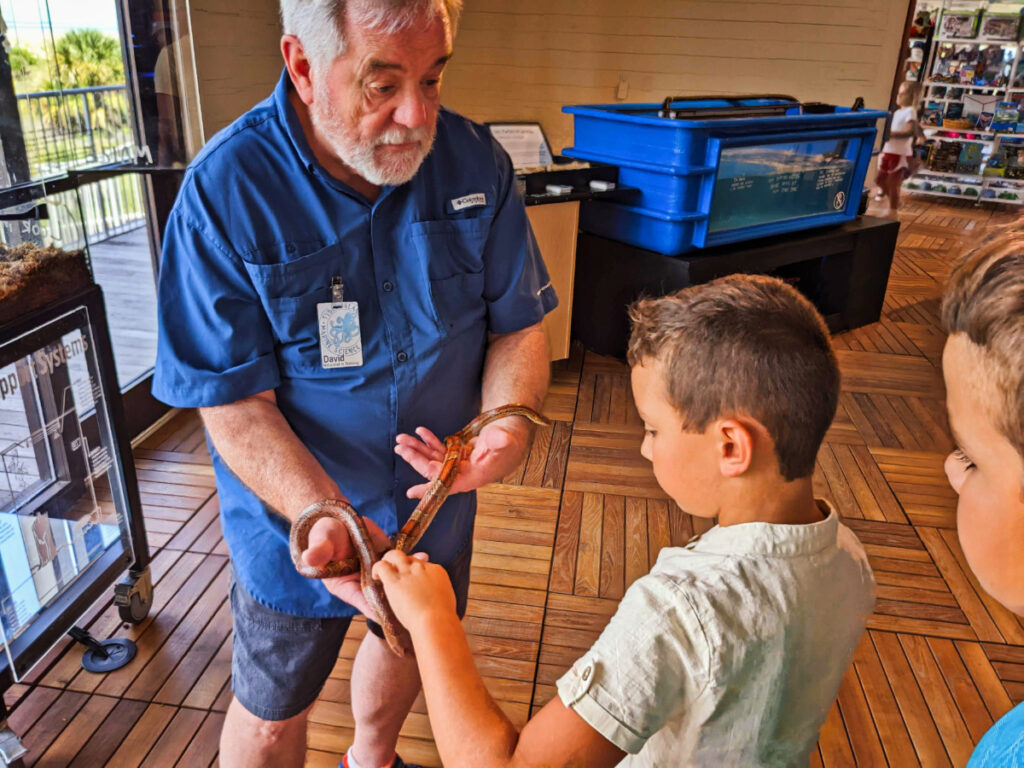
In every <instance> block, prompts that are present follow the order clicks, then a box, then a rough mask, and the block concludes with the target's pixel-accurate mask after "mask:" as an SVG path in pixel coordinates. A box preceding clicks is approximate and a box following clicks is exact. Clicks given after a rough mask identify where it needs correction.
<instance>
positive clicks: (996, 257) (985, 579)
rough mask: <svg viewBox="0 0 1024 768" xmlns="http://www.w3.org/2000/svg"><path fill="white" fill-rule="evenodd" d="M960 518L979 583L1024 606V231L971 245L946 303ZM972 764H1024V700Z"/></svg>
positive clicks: (989, 767)
mask: <svg viewBox="0 0 1024 768" xmlns="http://www.w3.org/2000/svg"><path fill="white" fill-rule="evenodd" d="M942 320H943V324H944V325H945V326H946V330H947V331H948V332H949V334H950V336H949V338H948V339H947V341H946V347H945V349H944V350H943V353H942V372H943V376H944V378H945V380H946V406H947V408H948V409H949V425H950V429H951V431H952V432H953V439H954V440H955V441H956V444H957V449H956V450H955V451H954V452H953V453H951V454H950V455H949V457H948V458H947V459H946V475H947V476H948V477H949V483H950V485H952V486H953V490H955V491H956V492H957V494H958V495H959V499H958V501H957V508H956V527H957V533H958V534H959V538H960V545H961V546H962V547H963V550H964V556H965V557H966V558H967V563H968V565H970V566H971V570H973V571H974V573H975V574H976V575H977V577H978V581H980V582H981V586H982V587H984V588H985V590H986V591H988V592H989V594H991V595H992V596H993V597H994V598H996V600H998V601H999V602H1001V603H1002V604H1003V605H1005V606H1006V607H1007V608H1009V609H1010V610H1011V611H1013V612H1014V613H1017V614H1019V615H1024V233H1019V232H1018V233H1014V234H1009V235H1004V236H1002V237H999V238H997V239H995V240H993V241H991V242H989V243H987V244H985V245H983V246H982V247H980V248H979V249H977V250H975V251H974V252H972V253H970V254H968V255H967V256H966V257H965V258H964V259H963V260H962V261H961V262H960V263H959V264H957V266H956V267H955V268H954V270H953V272H952V274H951V275H950V278H949V282H948V284H947V287H946V295H945V298H944V300H943V304H942ZM967 765H968V768H1022V767H1024V704H1022V705H1018V706H1017V707H1016V708H1014V709H1012V710H1011V711H1010V712H1009V713H1007V714H1006V715H1005V716H1004V717H1003V718H1002V719H1001V720H999V721H998V722H997V723H996V724H995V725H994V726H993V727H992V729H991V730H990V731H989V732H988V733H987V734H985V735H984V736H983V737H982V739H981V741H980V742H979V743H978V746H977V749H975V751H974V754H973V755H972V756H971V759H970V761H969V762H968V764H967Z"/></svg>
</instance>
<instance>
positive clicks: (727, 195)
mask: <svg viewBox="0 0 1024 768" xmlns="http://www.w3.org/2000/svg"><path fill="white" fill-rule="evenodd" d="M666 110H670V111H671V112H672V113H677V112H681V113H685V117H683V118H681V119H673V118H670V117H667V116H663V115H665V114H666ZM563 111H564V112H568V113H569V114H572V115H573V116H574V124H575V145H574V146H573V147H570V148H568V149H566V150H564V154H566V155H569V156H570V157H576V158H579V159H583V160H590V161H596V162H602V163H610V164H613V165H617V166H618V167H619V183H620V184H621V185H623V186H631V187H636V188H638V189H639V190H640V196H639V198H638V199H637V200H636V201H634V203H633V204H631V205H624V204H618V203H609V202H598V201H588V202H585V203H584V205H583V208H582V210H581V220H580V222H581V223H580V226H581V227H582V228H583V229H585V230H586V231H588V232H593V233H594V234H598V235H602V236H604V237H610V238H612V239H615V240H620V241H622V242H626V243H629V244H631V245H636V246H639V247H641V248H647V249H649V250H654V251H658V252H659V253H664V254H668V255H677V254H680V253H683V252H685V251H688V250H690V249H692V248H703V247H705V246H711V245H718V244H721V243H730V242H736V241H738V240H747V239H750V238H755V237H762V236H765V235H772V234H778V233H781V232H791V231H794V230H798V229H805V228H809V227H816V226H821V225H823V224H835V223H840V222H843V221H848V220H850V219H852V218H854V217H855V216H856V215H857V207H858V205H859V203H860V192H861V188H862V187H863V184H864V177H865V175H866V173H867V167H868V163H869V162H870V159H871V150H872V147H873V146H874V141H875V133H876V123H877V121H878V120H879V119H881V118H884V117H886V113H885V112H880V111H876V110H856V111H854V110H851V109H848V108H845V107H832V106H827V105H800V104H797V103H796V102H793V101H792V100H788V99H786V98H785V97H781V98H759V97H758V98H737V99H698V100H677V101H672V102H670V103H666V104H663V105H658V104H597V105H590V106H578V107H563ZM765 111H771V112H774V113H775V114H767V115H766V114H763V112H765ZM750 112H753V113H755V115H756V116H734V115H735V114H736V113H739V114H749V113H750ZM757 113H761V114H757ZM704 115H707V117H705V116H704Z"/></svg>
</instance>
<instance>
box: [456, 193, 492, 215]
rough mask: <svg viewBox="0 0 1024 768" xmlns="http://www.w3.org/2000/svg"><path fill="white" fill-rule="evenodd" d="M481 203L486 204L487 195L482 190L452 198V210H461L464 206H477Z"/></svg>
mask: <svg viewBox="0 0 1024 768" xmlns="http://www.w3.org/2000/svg"><path fill="white" fill-rule="evenodd" d="M481 205H487V195H486V194H484V193H483V192H475V193H473V194H472V195H463V196H462V197H456V198H455V199H453V200H452V210H454V211H462V210H465V209H466V208H479V207H480V206H481Z"/></svg>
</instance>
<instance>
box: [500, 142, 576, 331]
mask: <svg viewBox="0 0 1024 768" xmlns="http://www.w3.org/2000/svg"><path fill="white" fill-rule="evenodd" d="M494 147H495V153H496V154H497V161H498V163H499V172H500V175H501V186H500V189H501V190H502V193H503V197H502V199H501V200H500V201H499V203H498V206H497V208H496V210H495V214H494V221H493V222H492V224H491V229H490V234H489V235H488V237H487V244H486V246H485V249H484V270H485V274H484V298H485V299H486V300H487V304H488V327H489V330H490V331H491V332H492V333H512V332H513V331H518V330H522V329H523V328H527V327H528V326H531V325H534V324H536V323H539V322H540V321H541V320H542V319H543V317H544V315H546V314H547V313H548V312H550V311H551V310H552V309H554V308H555V307H556V306H558V297H557V296H556V295H555V289H554V288H553V287H552V286H551V280H550V279H549V278H548V271H547V268H546V267H545V266H544V261H543V260H542V259H541V255H540V248H538V247H537V239H536V238H535V237H534V236H533V229H531V227H530V221H529V219H527V217H526V208H525V206H524V205H523V199H522V197H521V196H520V195H519V190H518V189H517V188H516V183H515V174H514V172H513V170H512V161H511V160H509V157H508V155H507V154H506V153H505V151H504V150H503V149H501V147H500V146H499V145H497V143H496V142H495V144H494Z"/></svg>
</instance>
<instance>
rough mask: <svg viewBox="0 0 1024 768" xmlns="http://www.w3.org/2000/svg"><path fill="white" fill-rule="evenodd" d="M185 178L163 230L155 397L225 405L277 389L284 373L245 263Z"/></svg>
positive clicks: (172, 402) (175, 403)
mask: <svg viewBox="0 0 1024 768" xmlns="http://www.w3.org/2000/svg"><path fill="white" fill-rule="evenodd" d="M185 183H186V186H185V188H183V189H182V195H181V198H180V199H179V201H178V204H177V205H176V206H175V208H174V210H173V211H172V212H171V215H170V217H169V218H168V221H167V229H166V231H165V233H164V245H163V255H162V259H161V264H160V278H159V285H158V298H157V304H158V309H157V315H158V318H159V330H158V334H157V354H156V365H155V369H154V374H153V396H154V397H155V398H157V399H158V400H162V401H163V402H165V403H167V404H169V405H172V406H176V407H179V408H198V407H202V406H213V405H224V404H227V403H232V402H235V401H236V400H239V399H241V398H243V397H248V396H249V395H253V394H256V393H257V392H263V391H265V390H268V389H275V388H276V387H277V386H278V385H279V384H280V382H281V377H280V373H279V371H278V366H277V358H276V356H275V354H274V340H273V334H272V332H271V329H270V324H269V321H268V320H267V317H266V314H265V313H264V311H263V306H262V304H261V303H260V300H259V297H258V295H257V293H256V291H255V289H254V288H253V285H252V282H251V280H250V279H249V276H248V273H247V272H246V270H245V266H244V264H243V263H242V261H241V259H239V258H238V256H237V255H235V254H234V253H233V252H232V251H231V250H230V249H229V248H228V247H227V245H226V244H224V243H223V241H221V240H220V239H219V238H217V237H216V236H215V234H214V233H213V232H212V231H211V229H212V228H211V226H210V224H209V219H208V218H207V217H206V216H205V215H204V214H203V211H202V209H201V208H196V206H197V205H199V203H192V202H190V200H191V198H192V194H191V192H192V190H191V189H190V185H189V180H188V178H186V182H185Z"/></svg>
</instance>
